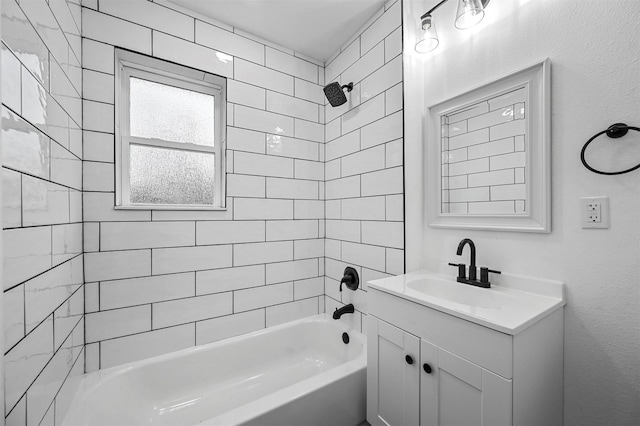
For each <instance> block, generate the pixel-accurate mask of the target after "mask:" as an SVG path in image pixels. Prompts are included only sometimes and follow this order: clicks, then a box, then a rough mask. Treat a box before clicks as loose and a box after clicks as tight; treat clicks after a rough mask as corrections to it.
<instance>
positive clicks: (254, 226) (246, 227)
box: [196, 221, 265, 245]
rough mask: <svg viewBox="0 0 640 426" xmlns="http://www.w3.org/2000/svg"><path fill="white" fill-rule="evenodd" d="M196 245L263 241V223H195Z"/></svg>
mask: <svg viewBox="0 0 640 426" xmlns="http://www.w3.org/2000/svg"><path fill="white" fill-rule="evenodd" d="M196 236H197V238H196V242H197V244H198V245H206V244H229V243H247V242H257V241H264V239H265V225H264V221H236V222H227V221H215V222H212V221H207V222H197V223H196Z"/></svg>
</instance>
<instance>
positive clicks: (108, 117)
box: [82, 100, 114, 133]
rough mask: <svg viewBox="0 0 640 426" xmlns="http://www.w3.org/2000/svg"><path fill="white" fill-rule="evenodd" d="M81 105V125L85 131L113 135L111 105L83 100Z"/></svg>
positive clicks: (112, 110) (112, 111)
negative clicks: (82, 124)
mask: <svg viewBox="0 0 640 426" xmlns="http://www.w3.org/2000/svg"><path fill="white" fill-rule="evenodd" d="M82 105H83V111H82V114H83V123H84V129H85V130H94V131H96V132H105V133H113V129H114V124H113V123H114V109H113V105H111V104H105V103H102V102H93V101H89V100H85V101H83V102H82Z"/></svg>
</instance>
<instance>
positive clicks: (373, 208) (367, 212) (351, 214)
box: [341, 197, 385, 220]
mask: <svg viewBox="0 0 640 426" xmlns="http://www.w3.org/2000/svg"><path fill="white" fill-rule="evenodd" d="M341 216H342V219H355V220H385V197H364V198H346V199H344V200H342V207H341Z"/></svg>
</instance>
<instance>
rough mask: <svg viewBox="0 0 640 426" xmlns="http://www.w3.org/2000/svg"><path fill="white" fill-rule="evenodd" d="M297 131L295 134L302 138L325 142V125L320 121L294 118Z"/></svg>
mask: <svg viewBox="0 0 640 426" xmlns="http://www.w3.org/2000/svg"><path fill="white" fill-rule="evenodd" d="M294 124H295V133H294V136H295V137H296V138H300V139H306V140H310V141H314V142H324V126H323V125H322V124H320V123H313V122H311V121H306V120H300V119H298V118H296V119H294Z"/></svg>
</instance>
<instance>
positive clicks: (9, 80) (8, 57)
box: [0, 43, 22, 113]
mask: <svg viewBox="0 0 640 426" xmlns="http://www.w3.org/2000/svg"><path fill="white" fill-rule="evenodd" d="M0 49H1V55H2V103H3V104H5V105H6V106H8V107H9V108H11V109H12V110H14V111H16V112H17V113H20V112H21V109H22V105H21V99H20V98H21V94H20V85H21V84H22V78H21V76H20V68H21V65H20V61H18V59H17V58H16V57H15V56H14V55H13V53H12V52H11V51H10V50H9V49H7V47H6V46H5V45H4V43H0Z"/></svg>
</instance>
